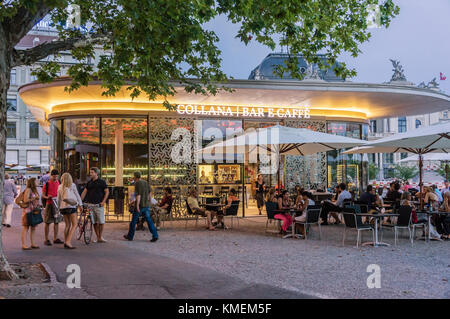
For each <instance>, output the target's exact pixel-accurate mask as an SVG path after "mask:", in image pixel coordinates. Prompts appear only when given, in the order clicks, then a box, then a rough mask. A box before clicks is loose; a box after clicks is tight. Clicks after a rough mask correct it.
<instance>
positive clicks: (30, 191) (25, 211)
mask: <svg viewBox="0 0 450 319" xmlns="http://www.w3.org/2000/svg"><path fill="white" fill-rule="evenodd" d="M37 184H38V183H37V180H36V178H34V177H33V178H30V179H29V180H28V182H27V187H26V189H25V192H24V196H23V203H24V205H27V204H28V206H27V207H24V206H22V226H23V228H22V249H23V250H31V249H39V246H36V245H35V244H34V232H35V230H36V226H37V225H34V226H33V225H30V224H29V218H28V216H27V215H29V213H34V212H35V211H37V210H40V209H41V206H40V203H41V202H40V197H39V193H38V190H37V186H38V185H37ZM29 229H30V242H31V247H28V246H26V245H25V243H26V237H27V233H28V230H29Z"/></svg>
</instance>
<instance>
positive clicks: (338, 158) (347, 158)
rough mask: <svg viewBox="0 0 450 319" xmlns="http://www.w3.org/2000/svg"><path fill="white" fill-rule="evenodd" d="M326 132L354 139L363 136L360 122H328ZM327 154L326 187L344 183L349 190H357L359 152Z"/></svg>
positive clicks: (358, 182) (358, 184)
mask: <svg viewBox="0 0 450 319" xmlns="http://www.w3.org/2000/svg"><path fill="white" fill-rule="evenodd" d="M328 133H329V134H335V135H340V136H346V137H351V138H356V139H361V138H362V137H363V138H365V134H366V133H364V134H363V132H362V131H361V124H357V123H341V122H333V123H328ZM327 155H328V187H334V186H336V185H337V184H339V183H346V184H347V186H348V190H349V191H356V192H357V191H358V189H359V187H360V174H361V157H362V156H361V154H348V155H346V154H341V151H330V152H327Z"/></svg>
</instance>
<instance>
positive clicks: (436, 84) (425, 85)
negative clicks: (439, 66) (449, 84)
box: [417, 78, 439, 90]
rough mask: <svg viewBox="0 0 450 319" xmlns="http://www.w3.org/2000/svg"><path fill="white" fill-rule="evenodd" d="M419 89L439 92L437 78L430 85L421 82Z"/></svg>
mask: <svg viewBox="0 0 450 319" xmlns="http://www.w3.org/2000/svg"><path fill="white" fill-rule="evenodd" d="M417 87H419V88H421V89H430V90H439V83H437V82H436V78H433V79H432V80H431V81H430V82H428V84H425V82H423V81H422V82H420V84H419V85H418V86H417Z"/></svg>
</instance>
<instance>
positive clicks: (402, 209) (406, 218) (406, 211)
mask: <svg viewBox="0 0 450 319" xmlns="http://www.w3.org/2000/svg"><path fill="white" fill-rule="evenodd" d="M397 214H399V216H398V218H397V222H396V223H395V224H393V225H384V226H383V227H385V228H387V229H389V228H390V229H394V242H395V245H396V246H397V241H398V232H397V230H399V229H408V232H409V240H410V241H411V246H413V245H414V237H415V231H416V227H423V228H424V229H425V224H424V223H416V224H414V223H413V222H412V207H411V206H406V205H402V206H399V208H398V210H397Z"/></svg>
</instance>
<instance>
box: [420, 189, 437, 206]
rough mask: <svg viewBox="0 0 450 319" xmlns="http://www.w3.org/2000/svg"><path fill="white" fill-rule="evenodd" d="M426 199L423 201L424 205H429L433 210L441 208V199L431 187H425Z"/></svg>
mask: <svg viewBox="0 0 450 319" xmlns="http://www.w3.org/2000/svg"><path fill="white" fill-rule="evenodd" d="M424 191H425V197H424V199H423V201H424V203H426V204H429V205H431V206H432V207H433V210H437V209H438V206H439V197H438V196H437V195H436V193H435V192H434V191H433V189H432V188H431V187H424Z"/></svg>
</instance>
